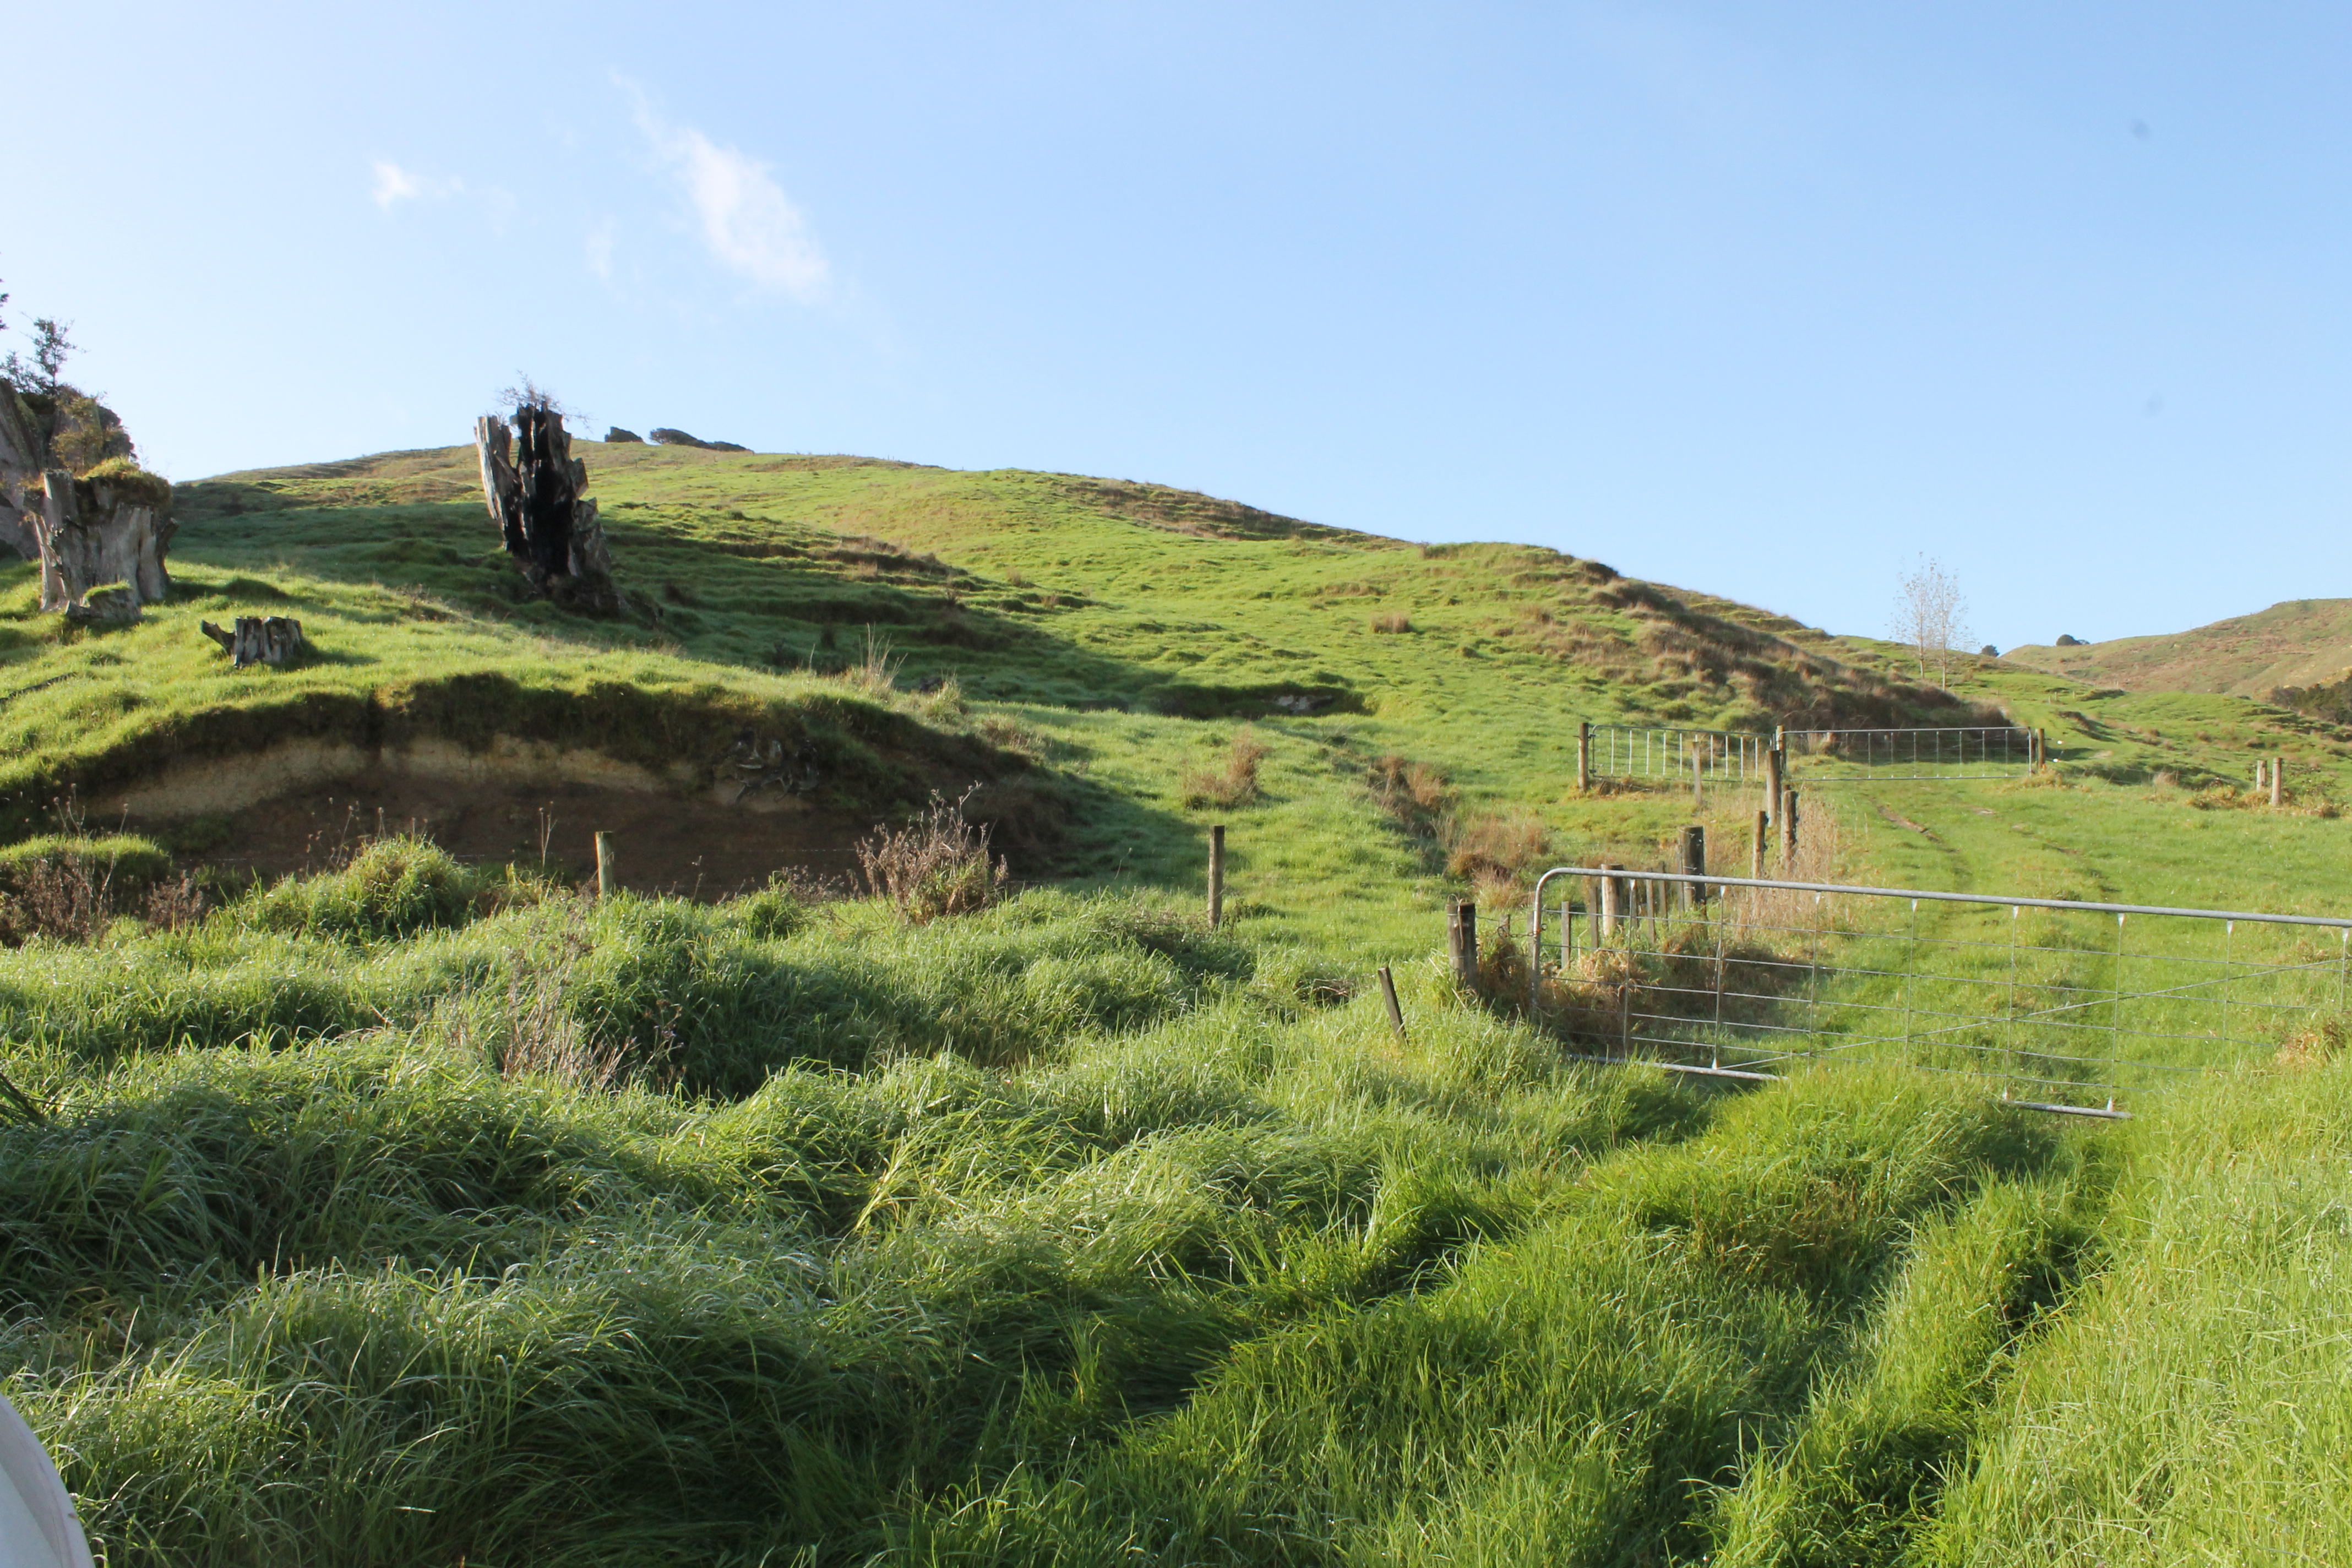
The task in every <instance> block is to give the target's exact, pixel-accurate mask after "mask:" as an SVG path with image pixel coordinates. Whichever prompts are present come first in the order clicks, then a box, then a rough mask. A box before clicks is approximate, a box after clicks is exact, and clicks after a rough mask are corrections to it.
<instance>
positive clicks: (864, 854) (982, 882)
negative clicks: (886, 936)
mask: <svg viewBox="0 0 2352 1568" xmlns="http://www.w3.org/2000/svg"><path fill="white" fill-rule="evenodd" d="M970 799H971V791H969V790H967V791H965V792H964V794H963V795H962V796H961V798H959V799H956V800H953V801H949V800H943V799H941V798H940V795H938V794H937V793H936V792H934V793H933V794H932V795H931V804H930V805H929V807H928V808H926V809H925V810H924V811H923V813H922V814H921V815H920V816H917V817H916V818H915V819H914V820H913V821H912V822H909V823H908V824H907V825H906V826H903V827H898V828H877V829H876V830H875V831H874V832H872V833H870V834H868V835H866V837H864V838H861V839H859V840H858V841H857V844H856V855H857V868H858V872H859V875H860V876H861V878H862V879H864V881H865V883H866V890H867V891H868V892H869V893H871V894H873V895H874V896H875V897H877V898H883V899H887V900H889V901H890V903H891V905H892V907H893V908H895V909H896V910H898V915H899V918H900V919H902V920H904V921H907V922H908V923H909V924H911V925H924V924H928V923H929V922H930V921H935V920H938V919H940V917H941V916H943V915H961V914H970V913H971V912H972V911H973V910H983V909H986V908H987V907H988V906H989V905H990V904H992V903H994V902H995V901H996V900H998V899H999V898H1001V897H1002V896H1003V892H1004V883H1005V879H1006V875H1007V873H1006V871H1005V867H1004V862H1003V860H997V859H992V858H990V856H989V853H988V829H987V828H985V827H982V826H975V825H974V824H972V823H971V822H968V821H966V820H965V819H964V815H963V808H964V803H965V802H966V801H968V800H970Z"/></svg>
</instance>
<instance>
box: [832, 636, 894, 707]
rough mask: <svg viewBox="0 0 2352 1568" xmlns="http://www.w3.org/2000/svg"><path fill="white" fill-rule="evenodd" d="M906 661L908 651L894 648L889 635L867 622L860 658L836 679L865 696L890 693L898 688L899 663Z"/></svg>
mask: <svg viewBox="0 0 2352 1568" xmlns="http://www.w3.org/2000/svg"><path fill="white" fill-rule="evenodd" d="M906 661H907V660H906V656H905V655H904V654H901V653H898V652H895V651H893V650H892V648H891V647H890V639H889V638H888V637H884V636H882V635H881V634H880V633H878V632H877V631H876V630H875V629H874V628H873V627H872V626H867V627H866V642H865V646H864V647H863V648H862V649H861V650H860V651H859V653H858V657H857V662H856V664H853V665H851V666H849V668H846V669H844V670H843V671H842V672H841V673H840V674H839V675H836V676H835V677H834V679H835V680H838V681H840V682H841V684H842V685H844V686H846V687H847V688H849V689H851V690H852V691H855V692H856V693H857V694H858V695H859V696H861V697H877V698H878V697H888V696H889V695H890V694H891V693H892V692H894V691H896V690H897V689H898V667H899V666H900V665H902V664H904V663H905V662H906Z"/></svg>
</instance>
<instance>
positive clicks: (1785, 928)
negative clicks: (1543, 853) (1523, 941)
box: [1528, 867, 2352, 1116]
mask: <svg viewBox="0 0 2352 1568" xmlns="http://www.w3.org/2000/svg"><path fill="white" fill-rule="evenodd" d="M1604 878H1606V879H1612V880H1613V887H1612V886H1606V885H1604V882H1603V879H1604ZM1548 894H1549V896H1551V897H1553V898H1556V899H1558V900H1559V902H1558V905H1557V907H1556V908H1555V909H1553V910H1551V911H1550V913H1551V915H1552V918H1553V925H1552V928H1551V930H1550V931H1549V940H1548V938H1547V932H1546V929H1545V917H1546V912H1547V911H1546V909H1545V903H1544V900H1545V899H1546V896H1547V895H1548ZM1528 936H1529V939H1530V942H1531V945H1532V950H1533V954H1534V958H1535V962H1533V963H1530V965H1529V983H1528V984H1529V997H1528V1000H1529V1005H1530V1006H1531V1007H1533V1008H1534V1009H1535V1010H1536V1011H1537V1012H1538V1013H1539V1014H1540V1015H1542V1016H1546V1017H1547V1018H1549V1019H1550V1020H1551V1021H1552V1022H1554V1023H1555V1024H1556V1025H1558V1026H1560V1027H1563V1028H1564V1029H1565V1030H1566V1031H1567V1032H1568V1033H1569V1034H1570V1037H1572V1038H1573V1039H1575V1040H1577V1041H1578V1042H1579V1043H1580V1045H1582V1046H1583V1047H1585V1048H1586V1050H1587V1051H1588V1052H1589V1053H1590V1054H1591V1055H1594V1056H1597V1057H1602V1058H1610V1059H1635V1058H1638V1059H1647V1060H1651V1061H1654V1062H1656V1063H1658V1064H1659V1065H1661V1066H1664V1067H1668V1068H1675V1069H1677V1070H1682V1071H1695V1072H1706V1073H1716V1074H1722V1075H1726V1076H1732V1077H1748V1078H1770V1077H1776V1076H1780V1074H1781V1073H1783V1072H1785V1071H1787V1070H1788V1068H1790V1065H1791V1064H1795V1063H1799V1062H1810V1061H1822V1060H1838V1059H1857V1058H1865V1059H1875V1060H1885V1059H1892V1060H1896V1061H1901V1062H1904V1063H1906V1064H1907V1065H1909V1066H1911V1067H1915V1068H1920V1069H1922V1070H1925V1071H1930V1072H1939V1073H1952V1074H1958V1075H1961V1076H1965V1077H1969V1078H1974V1079H1982V1080H1984V1081H1985V1082H1987V1083H1988V1084H1990V1085H1993V1086H1996V1087H1997V1088H1998V1089H1999V1090H2000V1093H2001V1095H2002V1096H2003V1097H2004V1098H2006V1099H2010V1100H2017V1101H2020V1102H2021V1103H2023V1104H2027V1105H2032V1106H2034V1107H2036V1108H2038V1109H2042V1110H2059V1111H2067V1112H2072V1113H2075V1114H2081V1115H2098V1116H2106V1115H2121V1114H2124V1111H2123V1110H2122V1109H2121V1106H2122V1104H2123V1103H2124V1102H2125V1101H2126V1100H2127V1099H2129V1098H2132V1097H2137V1096H2140V1095H2145V1094H2149V1093H2155V1092H2161V1091H2162V1090H2164V1089H2168V1088H2169V1087H2170V1086H2172V1085H2174V1084H2176V1083H2178V1082H2179V1081H2181V1080H2182V1079H2187V1078H2190V1077H2193V1076H2194V1075H2196V1074H2198V1073H2200V1072H2201V1071H2203V1070H2205V1069H2206V1068H2210V1067H2215V1066H2220V1065H2223V1064H2225V1063H2228V1062H2231V1061H2234V1060H2239V1059H2242V1058H2245V1057H2247V1056H2249V1055H2252V1054H2253V1053H2255V1052H2257V1051H2261V1052H2276V1051H2280V1050H2287V1051H2294V1050H2297V1049H2307V1050H2320V1049H2326V1048H2332V1047H2333V1045H2334V1044H2335V1043H2336V1031H2337V1030H2339V1029H2340V1027H2341V1024H2340V1015H2341V1013H2342V1010H2343V1008H2344V1006H2345V1002H2346V990H2347V972H2352V919H2337V918H2335V917H2329V916H2317V915H2279V914H2265V913H2258V912H2249V911H2242V910H2189V909H2168V908H2162V907H2158V906H2149V905H2129V904H2102V903H2085V902H2077V901H2073V900H2056V899H2027V898H2004V897H2000V896H1997V895H1986V894H1971V893H1946V892H1937V891H1929V890H1926V889H1906V888H1864V887H1848V886H1843V885H1838V884H1831V883H1813V882H1790V881H1774V880H1769V879H1752V878H1723V877H1706V876H1703V875H1696V876H1695V875H1691V874H1687V873H1683V872H1673V871H1631V870H1604V869H1603V868H1599V867H1561V868H1555V869H1553V870H1550V871H1547V872H1545V873H1544V875H1543V877H1542V878H1541V879H1539V880H1538V883H1537V892H1536V903H1535V908H1534V910H1533V911H1532V913H1531V915H1530V918H1529V927H1528Z"/></svg>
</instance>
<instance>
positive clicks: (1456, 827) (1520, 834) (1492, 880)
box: [1444, 810, 1551, 907]
mask: <svg viewBox="0 0 2352 1568" xmlns="http://www.w3.org/2000/svg"><path fill="white" fill-rule="evenodd" d="M1444 842H1445V871H1446V874H1447V875H1448V876H1452V877H1461V878H1464V879H1467V880H1468V881H1469V883H1470V886H1471V889H1472V891H1473V896H1474V897H1475V899H1476V900H1477V901H1478V902H1479V903H1481V904H1491V905H1495V906H1497V907H1500V906H1504V905H1510V904H1517V903H1518V902H1519V901H1521V898H1522V896H1523V895H1524V893H1525V891H1526V888H1527V882H1528V873H1529V872H1532V871H1536V870H1538V869H1540V868H1542V866H1543V865H1544V863H1545V861H1546V859H1547V858H1548V857H1549V854H1550V851H1551V837H1550V835H1549V833H1548V832H1546V831H1545V828H1544V825H1543V822H1542V820H1541V819H1540V818H1538V816H1536V815H1535V814H1534V813H1532V812H1528V811H1523V810H1522V811H1511V812H1486V813H1483V814H1481V815H1479V816H1473V817H1467V818H1454V819H1453V820H1451V821H1450V822H1449V823H1448V824H1447V831H1446V833H1445V835H1444Z"/></svg>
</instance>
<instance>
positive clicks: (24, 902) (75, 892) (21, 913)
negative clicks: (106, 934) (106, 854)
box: [0, 851, 114, 947]
mask: <svg viewBox="0 0 2352 1568" xmlns="http://www.w3.org/2000/svg"><path fill="white" fill-rule="evenodd" d="M112 883H113V869H112V868H111V867H109V866H107V865H105V864H104V863H103V862H100V861H93V860H89V859H85V858H82V857H81V856H79V855H77V854H73V853H71V852H70V851H68V853H66V854H63V855H60V856H58V857H57V858H53V859H40V860H35V861H33V862H32V863H31V864H30V865H28V866H26V868H24V870H23V871H22V873H21V874H20V875H19V876H18V878H17V879H16V887H15V888H14V889H11V890H10V891H9V893H8V894H7V896H6V899H5V901H0V940H5V942H7V943H8V945H10V946H11V947H16V946H20V945H22V944H23V943H25V942H29V941H31V940H32V939H33V938H35V937H47V938H49V939H51V940H52V941H57V942H95V941H96V940H97V939H98V934H99V932H100V931H104V930H105V929H106V926H107V923H108V922H109V921H110V920H112V919H113V915H114V897H113V888H112Z"/></svg>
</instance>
